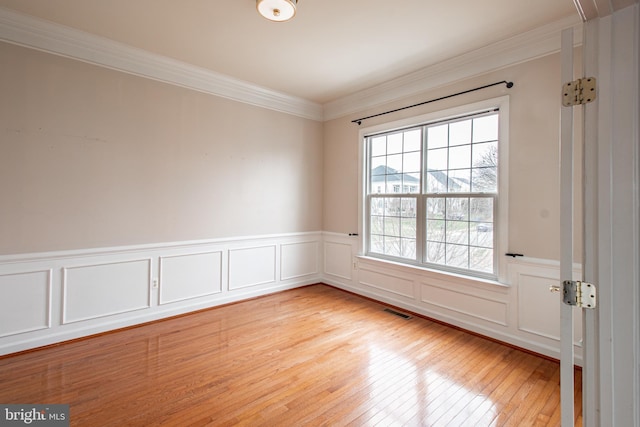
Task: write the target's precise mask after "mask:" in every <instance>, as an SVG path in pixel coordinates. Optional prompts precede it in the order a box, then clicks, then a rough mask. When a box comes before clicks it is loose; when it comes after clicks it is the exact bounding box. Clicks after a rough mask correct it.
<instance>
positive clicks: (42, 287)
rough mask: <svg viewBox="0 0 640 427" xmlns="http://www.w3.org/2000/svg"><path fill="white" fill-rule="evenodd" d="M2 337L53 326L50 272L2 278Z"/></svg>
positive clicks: (0, 315) (0, 330)
mask: <svg viewBox="0 0 640 427" xmlns="http://www.w3.org/2000/svg"><path fill="white" fill-rule="evenodd" d="M0 295H2V298H1V299H0V337H4V336H7V335H13V334H19V333H23V332H30V331H37V330H40V329H46V328H49V327H50V326H51V270H43V271H28V272H23V273H13V274H3V275H0Z"/></svg>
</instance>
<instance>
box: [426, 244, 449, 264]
mask: <svg viewBox="0 0 640 427" xmlns="http://www.w3.org/2000/svg"><path fill="white" fill-rule="evenodd" d="M427 262H431V263H434V264H444V262H445V243H440V242H427Z"/></svg>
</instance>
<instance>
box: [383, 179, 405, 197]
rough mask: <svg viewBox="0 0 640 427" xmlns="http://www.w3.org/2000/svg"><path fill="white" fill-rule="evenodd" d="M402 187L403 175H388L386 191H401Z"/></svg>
mask: <svg viewBox="0 0 640 427" xmlns="http://www.w3.org/2000/svg"><path fill="white" fill-rule="evenodd" d="M401 188H402V175H387V187H386V191H385V192H386V193H399V192H400V189H401Z"/></svg>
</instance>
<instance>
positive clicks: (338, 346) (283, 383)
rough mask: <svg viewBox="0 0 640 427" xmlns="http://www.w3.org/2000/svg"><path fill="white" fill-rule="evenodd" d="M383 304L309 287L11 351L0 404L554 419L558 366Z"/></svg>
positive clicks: (179, 416) (147, 416)
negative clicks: (387, 308)
mask: <svg viewBox="0 0 640 427" xmlns="http://www.w3.org/2000/svg"><path fill="white" fill-rule="evenodd" d="M384 308H385V306H384V305H382V304H379V303H376V302H373V301H370V300H367V299H364V298H361V297H358V296H356V295H352V294H349V293H346V292H343V291H340V290H337V289H334V288H332V287H329V286H325V285H313V286H308V287H304V288H300V289H295V290H291V291H286V292H281V293H277V294H273V295H269V296H265V297H261V298H257V299H253V300H249V301H244V302H241V303H236V304H232V305H227V306H223V307H218V308H214V309H210V310H206V311H201V312H198V313H193V314H190V315H187V316H182V317H178V318H173V319H169V320H164V321H160V322H156V323H152V324H147V325H143V326H141V327H135V328H131V329H127V330H121V331H116V332H113V333H108V334H103V335H100V336H96V337H91V338H89V339H83V340H78V341H74V342H69V343H64V344H61V345H58V346H53V347H48V348H45V349H41V350H36V351H32V352H27V353H22V354H17V355H12V356H9V357H4V358H0V403H49V404H52V403H68V404H70V405H71V406H70V412H71V425H72V426H153V425H167V426H204V425H212V426H231V425H245V426H320V425H327V426H345V425H354V426H378V425H379V426H473V427H476V426H518V427H522V426H556V425H560V407H559V400H560V387H559V364H558V363H557V362H555V361H551V360H547V359H544V358H541V357H538V356H535V355H532V354H529V353H526V352H523V351H520V350H517V349H514V348H512V347H508V346H505V345H502V344H499V343H496V342H493V341H490V340H487V339H483V338H481V337H478V336H475V335H471V334H468V333H466V332H463V331H461V330H458V329H454V328H450V327H447V326H445V325H442V324H440V323H436V322H433V321H430V320H427V319H424V318H421V317H416V316H414V317H412V318H411V319H409V320H406V319H403V318H401V317H398V316H396V315H394V314H391V313H389V312H386V311H384V310H383V309H384ZM580 378H581V376H580V371H579V370H577V371H576V379H577V386H576V404H577V406H576V421H577V424H578V425H581V413H582V412H581V404H580V401H581V393H580Z"/></svg>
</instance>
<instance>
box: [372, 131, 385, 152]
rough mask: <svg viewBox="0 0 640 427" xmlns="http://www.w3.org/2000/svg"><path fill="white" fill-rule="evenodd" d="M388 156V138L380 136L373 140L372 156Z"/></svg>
mask: <svg viewBox="0 0 640 427" xmlns="http://www.w3.org/2000/svg"><path fill="white" fill-rule="evenodd" d="M385 154H387V137H386V136H378V137H375V138H372V139H371V155H372V156H384V155H385Z"/></svg>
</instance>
